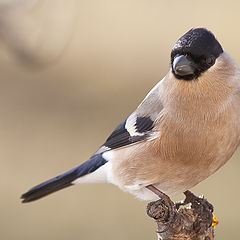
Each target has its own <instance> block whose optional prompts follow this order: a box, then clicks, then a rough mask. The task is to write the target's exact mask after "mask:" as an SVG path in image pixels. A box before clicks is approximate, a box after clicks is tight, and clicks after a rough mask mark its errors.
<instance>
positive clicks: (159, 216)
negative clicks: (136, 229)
mask: <svg viewBox="0 0 240 240" xmlns="http://www.w3.org/2000/svg"><path fill="white" fill-rule="evenodd" d="M184 194H185V196H186V198H185V200H184V201H182V202H180V203H176V204H174V203H173V204H174V215H173V216H171V217H169V209H168V207H167V205H166V203H165V202H164V201H163V200H161V199H160V200H158V201H155V202H150V203H149V204H148V205H147V214H148V216H149V217H151V218H153V219H154V220H155V221H156V223H157V229H158V230H157V234H158V239H159V240H213V239H214V225H215V224H216V222H214V220H213V206H212V204H210V203H209V202H208V201H207V200H206V199H205V198H203V197H196V196H195V195H194V194H193V193H191V192H190V191H186V192H184Z"/></svg>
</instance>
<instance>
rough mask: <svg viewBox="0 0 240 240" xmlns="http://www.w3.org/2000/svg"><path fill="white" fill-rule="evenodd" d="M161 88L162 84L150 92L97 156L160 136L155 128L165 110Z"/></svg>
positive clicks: (109, 138)
mask: <svg viewBox="0 0 240 240" xmlns="http://www.w3.org/2000/svg"><path fill="white" fill-rule="evenodd" d="M159 88H160V83H159V84H157V85H156V86H155V87H154V88H153V89H152V91H150V93H149V94H148V95H147V96H146V98H145V99H144V100H143V102H142V103H141V104H140V105H139V106H138V108H137V109H136V111H134V112H133V113H132V114H131V115H130V116H129V117H127V118H126V119H125V120H124V121H123V122H122V123H121V124H120V125H119V126H118V127H117V128H116V129H115V130H114V131H113V132H112V134H111V135H110V136H109V137H108V138H107V140H106V142H105V143H104V144H103V145H102V146H101V147H100V148H99V150H98V151H97V152H96V153H97V154H98V153H103V152H105V151H109V150H112V149H117V148H122V147H126V146H129V145H131V144H135V143H137V142H139V141H144V140H150V139H151V140H152V139H154V138H155V137H157V136H158V135H159V132H158V130H156V128H155V123H156V120H157V119H159V116H160V115H161V112H162V110H163V104H162V102H161V98H160V91H159Z"/></svg>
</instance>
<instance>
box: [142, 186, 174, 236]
mask: <svg viewBox="0 0 240 240" xmlns="http://www.w3.org/2000/svg"><path fill="white" fill-rule="evenodd" d="M146 188H147V189H149V190H150V191H152V192H154V193H155V194H156V195H158V196H159V198H161V200H162V201H163V202H164V204H165V205H166V206H167V207H168V215H169V217H168V223H169V225H170V224H171V223H172V221H173V219H174V216H175V213H176V209H175V204H174V202H173V201H172V200H171V199H170V197H169V196H167V195H166V194H165V193H163V192H161V191H160V190H159V189H157V188H156V187H154V186H153V185H148V186H146ZM166 230H167V229H165V230H164V231H166Z"/></svg>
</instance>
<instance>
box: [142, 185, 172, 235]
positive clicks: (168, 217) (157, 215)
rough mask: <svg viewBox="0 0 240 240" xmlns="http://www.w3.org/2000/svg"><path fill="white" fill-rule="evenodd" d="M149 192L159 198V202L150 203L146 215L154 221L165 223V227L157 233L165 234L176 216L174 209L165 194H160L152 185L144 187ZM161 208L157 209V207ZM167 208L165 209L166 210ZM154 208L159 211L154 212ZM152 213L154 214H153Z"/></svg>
mask: <svg viewBox="0 0 240 240" xmlns="http://www.w3.org/2000/svg"><path fill="white" fill-rule="evenodd" d="M146 188H147V189H149V190H150V191H152V192H154V193H155V194H156V195H158V196H159V198H160V200H158V201H157V202H158V204H157V205H156V202H150V203H149V204H148V206H147V213H148V215H149V216H150V217H152V218H154V219H155V220H159V219H161V221H162V220H163V221H164V222H165V227H164V228H163V229H162V230H161V231H158V232H159V233H161V232H165V231H167V230H168V228H169V226H170V225H171V224H172V223H173V221H174V216H175V214H176V208H175V204H174V202H173V201H172V200H171V199H170V197H169V196H167V195H166V194H165V193H163V192H161V191H160V190H159V189H157V188H156V187H154V186H153V185H148V186H147V187H146ZM160 205H161V207H160V208H159V206H160ZM166 207H167V209H166ZM156 208H157V209H158V210H159V211H156ZM153 213H154V214H153Z"/></svg>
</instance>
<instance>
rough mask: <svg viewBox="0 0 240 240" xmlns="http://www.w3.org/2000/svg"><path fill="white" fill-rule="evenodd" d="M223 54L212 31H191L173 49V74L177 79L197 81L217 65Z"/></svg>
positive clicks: (203, 29) (198, 29) (196, 29)
mask: <svg viewBox="0 0 240 240" xmlns="http://www.w3.org/2000/svg"><path fill="white" fill-rule="evenodd" d="M221 53H223V49H222V47H221V45H220V43H219V42H218V41H217V40H216V38H215V37H214V35H213V34H212V33H211V32H210V31H208V30H207V29H205V28H195V29H191V30H190V31H188V32H187V33H185V34H184V35H183V36H182V37H181V38H180V39H179V40H178V41H177V42H176V44H175V45H174V47H173V49H172V52H171V67H172V72H173V74H174V75H175V77H176V78H177V79H182V80H194V79H197V78H198V77H199V76H200V75H201V74H202V73H203V72H205V71H207V70H208V69H209V68H211V67H212V66H213V65H214V64H215V62H216V59H217V58H218V57H219V56H220V55H221Z"/></svg>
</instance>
